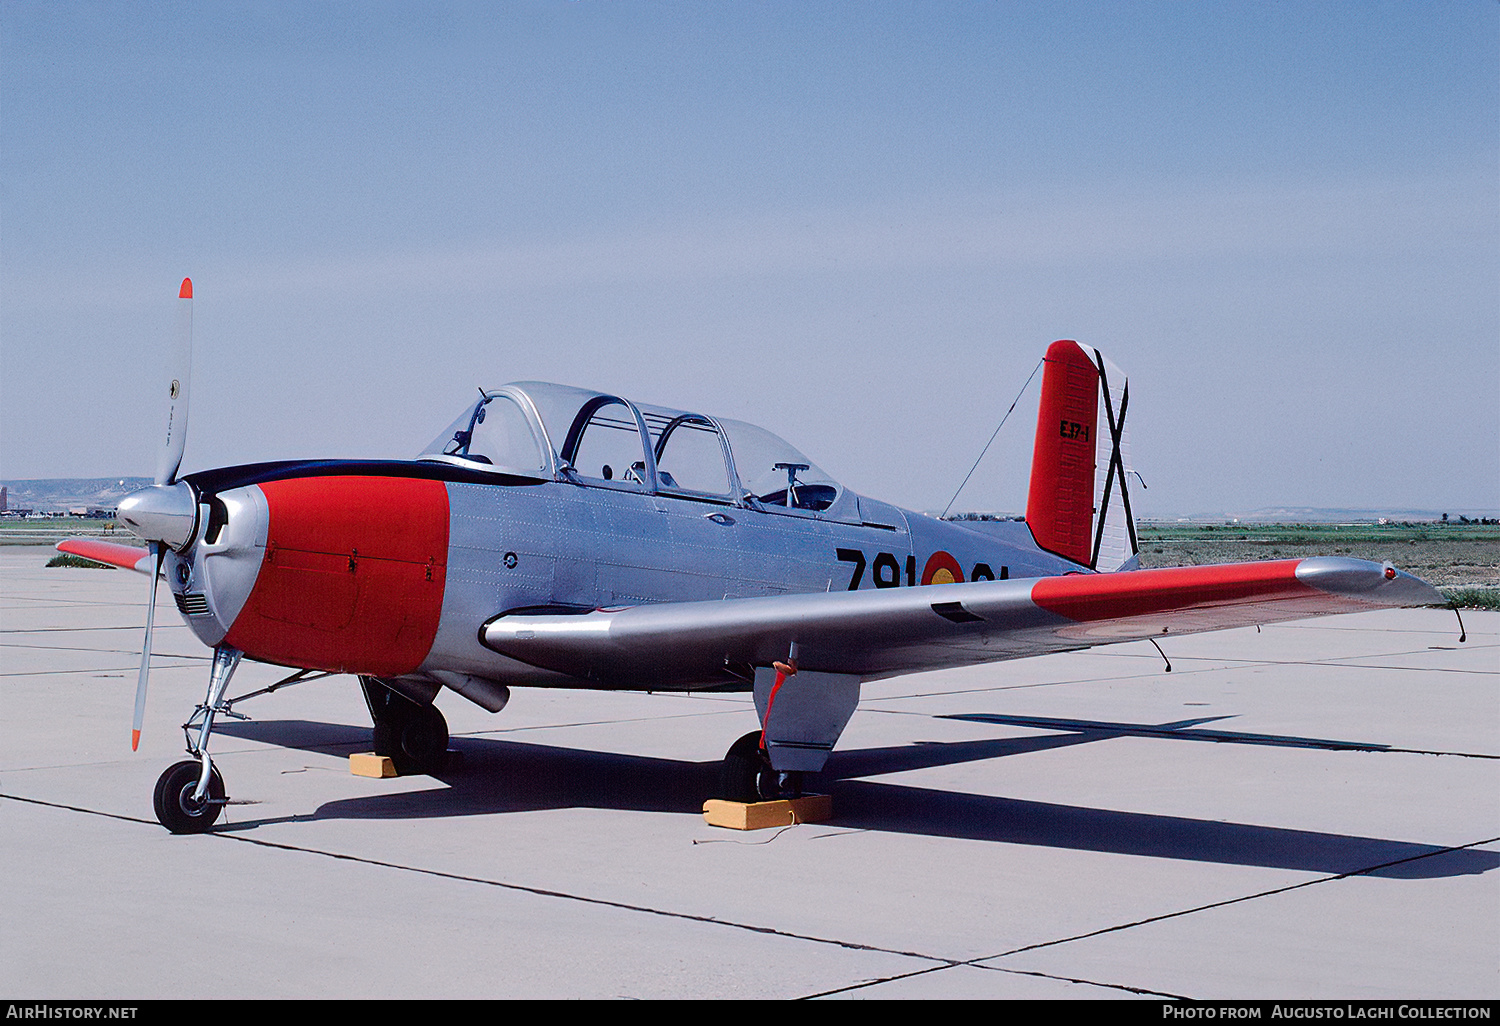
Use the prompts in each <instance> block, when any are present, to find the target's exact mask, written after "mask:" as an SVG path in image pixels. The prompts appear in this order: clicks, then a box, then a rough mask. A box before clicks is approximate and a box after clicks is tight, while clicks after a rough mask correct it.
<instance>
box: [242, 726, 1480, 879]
mask: <svg viewBox="0 0 1500 1026" xmlns="http://www.w3.org/2000/svg"><path fill="white" fill-rule="evenodd" d="M1194 722H1199V721H1194ZM1122 726H1128V725H1108V724H1099V725H1096V726H1093V727H1085V726H1084V725H1082V724H1080V725H1079V727H1078V729H1076V730H1074V731H1073V732H1071V733H1064V734H1053V735H1046V736H1032V737H1017V738H999V739H994V740H979V741H959V742H925V743H924V742H919V743H916V744H912V745H909V746H899V747H892V748H878V749H862V750H852V751H847V752H835V753H834V754H833V756H832V758H830V759H829V765H828V768H827V769H826V770H825V771H824V772H823V773H821V774H818V775H817V776H815V777H812V778H810V779H809V781H808V790H810V791H814V792H825V793H831V794H832V795H833V796H834V818H833V820H832V822H831V823H830V824H828V825H829V826H833V827H842V828H846V829H857V830H876V831H884V832H887V833H906V834H915V835H923V836H929V837H951V838H959V839H966V840H977V841H1000V842H1005V843H1010V844H1025V845H1033V846H1037V847H1048V848H1064V849H1072V850H1078V851H1097V852H1109V853H1115V854H1121V855H1146V856H1153V857H1156V858H1170V859H1181V860H1185V861H1194V862H1212V863H1219V864H1224V865H1239V866H1262V867H1266V868H1273V869H1295V870H1305V871H1308V872H1316V873H1335V874H1341V873H1363V874H1365V875H1370V876H1380V877H1386V878H1395V879H1427V878H1433V877H1447V876H1460V875H1466V874H1476V873H1484V872H1488V871H1490V870H1493V869H1495V868H1496V867H1497V866H1500V853H1496V852H1491V851H1479V850H1474V849H1464V850H1449V849H1447V848H1446V847H1444V846H1441V845H1430V844H1417V843H1413V842H1410V841H1393V840H1386V839H1382V838H1376V837H1359V836H1354V835H1348V834H1334V833H1321V832H1318V831H1311V830H1291V829H1285V828H1282V827H1269V826H1257V825H1254V824H1248V823H1229V822H1222V821H1213V820H1199V819H1189V818H1185V817H1178V816H1165V815H1155V814H1150V813H1138V812H1119V811H1115V810H1111V809H1096V808H1087V807H1080V806H1072V805H1057V804H1052V803H1048V802H1036V801H1026V800H1022V799H1016V798H1004V797H998V796H992V795H979V794H966V793H955V792H948V791H939V790H933V789H931V788H924V787H912V786H907V785H902V784H893V783H885V782H880V781H871V780H862V779H859V778H861V777H867V776H874V775H880V774H887V773H896V772H903V771H909V770H916V769H924V768H929V767H933V766H940V765H952V764H957V763H965V762H976V761H980V760H986V759H994V758H1002V757H1005V756H1008V755H1018V754H1021V753H1024V752H1032V751H1039V750H1044V749H1048V748H1059V747H1066V746H1070V745H1076V744H1084V743H1088V742H1090V741H1097V740H1101V739H1104V738H1109V737H1118V736H1120V734H1121V731H1120V730H1119V729H1111V728H1112V727H1113V728H1118V727H1122ZM1150 729H1152V730H1160V729H1162V728H1159V727H1158V728H1150ZM219 733H222V734H225V735H229V736H233V737H238V738H242V739H244V740H252V741H261V742H266V743H271V744H276V745H280V746H282V747H287V748H295V749H300V750H303V751H313V752H320V753H323V754H328V755H337V756H342V755H347V754H349V753H350V752H352V751H364V750H367V749H368V746H369V738H370V734H369V730H368V729H367V728H365V729H362V728H359V727H352V726H347V725H342V724H330V723H314V722H309V721H305V720H266V721H248V722H240V723H233V724H225V725H223V726H222V727H220V728H219ZM1314 740H1315V739H1314ZM451 747H453V748H454V749H456V750H457V751H459V752H460V753H461V755H462V763H461V765H459V766H458V767H457V768H455V769H453V770H451V771H445V772H443V773H441V774H437V775H436V776H435V777H434V779H435V780H437V781H440V782H441V783H442V784H443V785H444V786H443V787H439V788H433V789H430V790H423V791H403V792H400V793H392V794H380V795H372V796H369V797H365V798H349V799H342V800H338V801H332V802H328V803H326V804H324V805H322V806H321V807H319V808H318V810H317V811H316V813H314V814H313V815H312V816H311V817H306V818H312V819H393V820H395V819H441V818H447V817H457V816H482V815H498V814H504V813H510V812H527V811H538V810H544V809H567V808H595V809H619V810H628V811H636V812H667V813H679V814H686V815H698V814H700V813H701V812H702V807H703V801H704V799H705V798H708V797H711V796H713V794H714V793H715V790H716V787H717V782H718V775H719V763H718V762H717V761H714V762H703V763H700V762H686V761H682V760H674V759H658V758H651V757H645V756H635V755H622V754H619V753H613V752H598V751H587V750H580V749H573V748H564V747H558V746H553V745H543V744H535V743H532V742H523V741H509V740H500V739H494V738H479V737H462V736H461V737H458V738H455V739H454V741H453V743H452V746H451ZM1369 747H1377V746H1369ZM299 818H303V817H299ZM258 822H269V821H257V820H254V819H253V818H252V819H247V820H242V821H241V822H240V823H239V824H237V826H236V829H241V830H243V829H253V828H254V827H255V826H256V825H257V823H258Z"/></svg>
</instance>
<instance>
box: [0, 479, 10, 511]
mask: <svg viewBox="0 0 1500 1026" xmlns="http://www.w3.org/2000/svg"><path fill="white" fill-rule="evenodd" d="M8 509H10V489H9V488H6V487H3V486H0V513H4V512H5V511H6V510H8Z"/></svg>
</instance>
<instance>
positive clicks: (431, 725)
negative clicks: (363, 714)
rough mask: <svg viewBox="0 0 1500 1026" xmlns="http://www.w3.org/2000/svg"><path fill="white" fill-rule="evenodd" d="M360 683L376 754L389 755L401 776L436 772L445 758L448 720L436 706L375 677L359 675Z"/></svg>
mask: <svg viewBox="0 0 1500 1026" xmlns="http://www.w3.org/2000/svg"><path fill="white" fill-rule="evenodd" d="M359 685H360V687H361V688H362V689H363V690H364V693H365V703H366V704H367V705H368V706H369V707H370V717H371V718H372V719H373V720H374V721H375V729H374V731H373V739H374V747H375V754H376V755H384V756H387V757H389V758H390V760H391V762H392V763H394V764H395V766H396V772H397V773H399V774H401V775H402V776H408V775H410V774H414V773H437V772H439V771H440V770H441V769H442V768H443V765H444V764H445V763H446V762H447V759H448V721H447V720H445V719H443V714H442V713H441V712H439V711H438V707H437V706H435V705H432V704H426V705H423V704H420V703H417V702H414V701H412V700H411V699H410V698H407V697H406V696H405V695H403V694H401V693H400V692H398V691H396V690H394V689H393V688H391V687H390V686H389V685H387V684H385V683H384V682H382V681H381V680H379V679H378V678H376V677H360V678H359Z"/></svg>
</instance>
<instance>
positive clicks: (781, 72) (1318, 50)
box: [0, 0, 1500, 516]
mask: <svg viewBox="0 0 1500 1026" xmlns="http://www.w3.org/2000/svg"><path fill="white" fill-rule="evenodd" d="M183 275H191V276H192V277H193V279H194V282H195V285H196V295H197V299H196V300H195V307H196V311H195V312H196V318H197V351H196V354H195V360H196V362H195V367H194V392H193V407H192V414H191V415H192V421H191V431H190V437H189V442H188V451H187V456H186V460H185V462H184V469H186V470H192V469H200V468H203V467H208V466H218V465H224V464H228V463H237V462H250V461H255V460H264V459H276V458H289V457H297V456H350V457H375V456H379V457H389V456H407V455H410V454H412V453H414V452H415V451H416V450H417V449H418V448H419V447H421V446H422V445H423V444H424V443H425V442H426V441H427V440H429V439H430V438H431V437H432V436H433V435H435V434H436V433H437V432H438V431H439V430H440V429H441V428H442V427H443V425H445V424H446V423H447V422H448V421H449V420H451V419H452V417H453V415H454V413H455V412H456V410H457V408H458V407H459V406H461V405H462V404H463V403H464V402H465V401H466V400H467V399H468V397H469V396H471V395H472V394H473V392H474V389H475V387H476V386H478V385H485V386H493V385H496V384H499V383H502V382H505V381H510V380H518V379H527V378H542V379H548V380H560V381H565V382H569V383H575V384H583V385H588V386H591V387H596V388H601V389H606V390H611V391H616V392H619V393H621V394H625V395H629V396H631V397H634V398H638V399H640V400H642V401H645V402H653V403H658V404H663V405H676V406H682V407H691V408H696V409H701V410H704V411H706V412H710V413H718V414H722V415H724V416H729V417H735V418H737V419H744V420H751V421H755V422H758V423H762V424H764V425H766V426H767V427H769V428H771V429H772V430H775V431H777V432H778V433H780V434H782V435H784V436H786V437H787V438H788V439H790V440H791V441H792V442H794V443H795V444H797V445H798V446H799V447H801V448H802V449H804V450H805V451H807V452H808V453H809V455H811V456H812V457H813V458H814V459H815V460H817V461H818V462H819V463H820V464H822V465H823V466H824V467H825V468H826V469H827V470H829V471H830V472H832V473H834V474H835V475H837V476H839V477H841V478H842V479H843V480H845V481H846V482H847V483H848V484H850V485H851V486H853V487H855V488H857V489H859V490H861V491H864V492H867V493H870V494H873V495H877V496H879V497H882V498H886V499H888V500H890V501H895V502H898V503H901V504H902V505H907V506H911V507H915V508H920V509H932V508H941V507H942V506H943V504H944V503H946V502H947V501H948V498H949V497H950V496H951V494H952V491H953V489H954V488H956V487H957V486H958V482H959V481H961V480H962V478H963V475H964V473H965V472H966V471H967V470H968V467H969V465H970V463H971V462H972V461H973V459H974V457H975V456H976V455H977V453H978V451H979V448H980V447H981V446H982V445H983V444H984V440H985V439H986V438H988V437H989V434H990V432H991V430H993V428H994V425H995V423H996V422H997V421H998V419H999V417H1000V415H1001V414H1002V413H1003V412H1004V410H1005V407H1006V406H1008V405H1009V403H1010V401H1011V399H1012V398H1013V397H1014V395H1015V393H1016V391H1017V390H1018V389H1019V388H1020V386H1021V383H1022V382H1023V381H1024V380H1025V378H1026V376H1027V374H1029V373H1030V371H1031V369H1032V367H1033V366H1034V365H1035V363H1036V361H1037V359H1038V358H1039V357H1040V355H1041V353H1042V351H1043V350H1044V349H1045V347H1046V345H1047V343H1048V342H1050V341H1051V340H1053V339H1055V338H1077V339H1079V340H1080V341H1083V342H1086V343H1089V344H1091V345H1095V346H1098V347H1099V348H1101V349H1103V350H1104V351H1105V352H1107V353H1108V354H1109V355H1110V357H1111V358H1112V359H1113V360H1114V361H1115V362H1116V363H1117V364H1119V365H1120V366H1121V367H1123V368H1124V369H1125V370H1126V371H1128V372H1129V374H1130V377H1131V383H1132V393H1133V400H1134V402H1133V411H1134V412H1133V417H1132V422H1131V427H1132V433H1133V443H1134V449H1135V453H1134V455H1135V464H1136V466H1137V468H1138V469H1139V470H1140V471H1141V473H1142V475H1143V476H1144V477H1145V479H1146V482H1147V483H1148V485H1149V490H1148V491H1147V492H1145V493H1142V494H1141V496H1140V505H1141V507H1142V508H1143V510H1144V512H1145V513H1147V514H1148V515H1160V516H1167V515H1176V514H1181V513H1191V512H1211V511H1214V510H1220V509H1224V510H1230V509H1233V510H1247V509H1253V508H1257V507H1261V506H1268V505H1280V504H1288V505H1310V506H1383V507H1420V508H1430V509H1460V508H1465V509H1474V508H1489V509H1495V508H1500V4H1497V3H1495V2H1493V0H1468V2H1457V0H1455V2H1423V3H1415V2H1412V3H1379V2H1368V0H1361V2H1355V3H1339V2H1322V3H1304V2H1297V3H1272V2H1255V3H1230V2H1220V3H1182V2H1171V3H1166V2H1161V3H1144V2H1143V3H1122V2H1111V3H1097V4H1096V3H1083V2H1056V3H1040V2H1032V3H942V2H923V3H885V2H862V3H816V2H814V3H790V2H788V3H681V4H674V3H654V4H648V3H629V2H616V3H600V2H590V0H581V2H555V3H554V2H540V0H538V2H526V3H511V4H507V3H480V4H472V5H469V4H437V3H424V4H379V3H369V2H361V3H349V4H342V3H312V2H287V3H267V2H261V3H227V2H216V3H197V4H124V3H105V4H81V3H71V4H70V3H58V2H47V3H32V2H17V0H0V476H3V477H6V478H27V477H52V476H57V477H62V476H95V475H100V476H102V475H111V474H149V473H150V470H151V467H152V466H153V465H154V456H153V449H152V446H153V444H154V438H155V436H156V434H157V421H158V420H160V419H161V417H162V415H163V412H162V410H161V408H160V405H161V404H160V403H159V401H158V399H157V393H158V392H159V391H160V388H159V386H158V380H157V379H158V378H160V377H161V371H160V361H161V359H162V358H163V356H164V353H165V350H166V348H167V347H166V342H167V338H168V334H169V332H170V329H171V324H172V314H173V310H172V304H173V302H174V297H175V295H176V290H177V283H178V281H179V280H180V279H181V278H182V276H183ZM1033 396H1034V388H1033ZM1032 409H1034V402H1033V403H1032ZM1031 416H1032V414H1031V412H1030V411H1028V410H1027V409H1026V404H1025V402H1023V404H1022V406H1021V407H1020V408H1018V411H1017V414H1016V415H1015V417H1014V418H1013V419H1012V421H1011V423H1009V424H1008V425H1007V426H1006V428H1005V431H1004V432H1002V435H1001V438H1000V440H999V441H997V443H996V447H995V448H994V449H992V450H991V453H990V455H989V456H988V457H986V460H985V462H984V464H982V465H981V467H980V469H979V471H978V472H977V473H976V474H975V476H974V479H973V480H972V481H971V483H970V484H969V486H968V487H967V488H966V489H965V492H964V494H963V496H962V497H961V498H960V501H959V503H958V506H959V507H960V508H981V509H1020V508H1022V507H1023V505H1024V493H1025V479H1026V470H1027V464H1028V461H1029V451H1030V443H1031V432H1032V429H1033V426H1032V423H1030V417H1031Z"/></svg>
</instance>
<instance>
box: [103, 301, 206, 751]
mask: <svg viewBox="0 0 1500 1026" xmlns="http://www.w3.org/2000/svg"><path fill="white" fill-rule="evenodd" d="M192 365H193V282H192V279H191V278H184V279H182V288H181V289H180V290H178V293H177V331H176V335H175V338H174V341H173V345H172V352H171V364H170V366H169V369H168V373H169V376H170V381H171V384H170V385H168V387H167V432H166V435H165V436H164V437H163V438H162V441H161V446H160V448H159V449H158V450H157V454H156V483H155V484H154V485H152V486H151V487H149V488H143V489H141V490H140V491H138V492H133V493H131V494H130V495H127V496H125V497H124V498H123V499H121V500H120V512H119V517H120V519H121V520H122V521H124V522H125V526H126V527H128V528H129V529H130V530H131V531H132V532H133V533H135V534H136V535H138V536H139V537H141V538H142V539H144V540H145V541H146V542H147V545H148V547H149V548H150V550H151V556H152V572H151V583H150V585H149V586H148V588H149V590H148V591H147V595H146V635H145V638H144V639H143V640H142V642H141V671H140V676H139V677H137V678H136V685H135V716H134V719H133V720H132V722H131V726H130V750H131V751H135V750H136V749H137V748H139V747H140V743H141V724H142V722H143V721H144V720H145V717H146V681H147V678H148V677H149V676H150V671H151V632H152V628H153V625H154V623H155V620H156V582H157V579H158V578H159V577H160V576H161V569H162V564H163V563H164V562H165V560H166V558H167V549H169V548H172V549H180V548H182V547H183V546H185V545H187V544H188V542H190V541H191V540H192V538H193V536H194V535H195V533H196V530H195V529H196V527H197V518H198V503H197V499H196V497H195V496H194V494H193V489H192V486H191V485H189V484H188V483H187V482H186V481H178V480H177V470H178V468H179V467H181V466H182V454H183V450H184V449H185V448H186V446H187V419H188V376H189V374H190V373H191V372H192Z"/></svg>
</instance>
